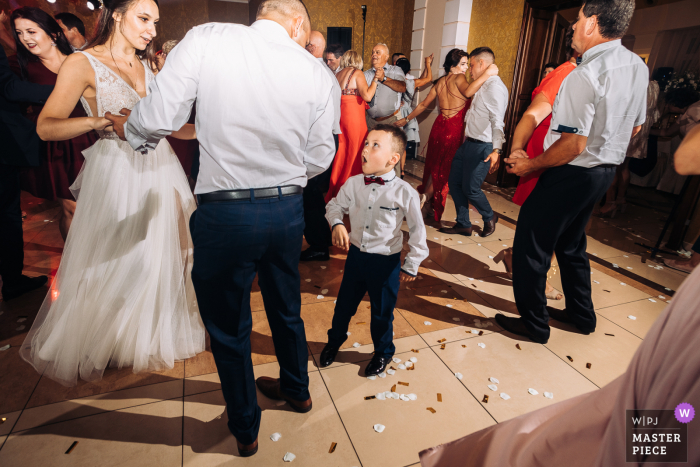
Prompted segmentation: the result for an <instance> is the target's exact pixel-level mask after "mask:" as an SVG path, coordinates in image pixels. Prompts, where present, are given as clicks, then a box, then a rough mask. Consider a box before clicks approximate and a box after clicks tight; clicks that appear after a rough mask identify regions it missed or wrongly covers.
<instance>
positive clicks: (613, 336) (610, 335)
mask: <svg viewBox="0 0 700 467" xmlns="http://www.w3.org/2000/svg"><path fill="white" fill-rule="evenodd" d="M605 335H606V336H613V337H615V334H608V333H607V332H606V333H605Z"/></svg>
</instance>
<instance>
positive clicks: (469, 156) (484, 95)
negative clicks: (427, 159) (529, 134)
mask: <svg viewBox="0 0 700 467" xmlns="http://www.w3.org/2000/svg"><path fill="white" fill-rule="evenodd" d="M495 59H496V56H495V55H494V53H493V51H492V50H491V49H489V48H488V47H479V48H478V49H474V50H473V51H472V53H471V54H469V72H470V73H471V77H472V79H473V80H475V79H478V78H479V77H480V76H481V75H483V74H484V73H485V72H486V69H487V68H488V67H489V66H490V65H491V64H492V63H494V61H495ZM506 107H508V88H506V86H505V84H503V81H501V78H500V77H498V76H492V77H490V78H489V79H487V80H486V82H485V83H484V84H483V85H482V86H481V88H480V89H479V90H478V91H477V92H476V94H474V99H473V100H472V104H471V106H470V107H469V110H468V111H467V117H466V121H467V122H466V130H465V131H466V135H467V138H466V140H465V141H464V144H462V146H460V148H459V149H458V150H457V154H455V157H454V159H452V167H451V168H450V178H449V182H448V183H449V186H450V194H451V195H452V199H453V200H454V202H455V208H456V209H457V223H456V224H455V226H454V227H452V228H443V229H440V231H441V232H444V233H448V234H452V235H457V234H461V235H467V236H469V235H471V234H472V224H471V221H470V220H469V203H471V204H472V206H474V207H475V208H476V210H477V211H479V214H481V218H482V219H483V221H484V228H483V230H482V231H481V236H482V237H488V236H489V235H491V234H493V233H494V231H495V230H496V222H498V214H495V213H494V212H493V209H491V205H490V204H489V201H488V199H486V195H485V194H484V192H483V191H481V184H482V183H484V180H485V179H486V176H487V175H488V174H490V173H493V172H495V171H496V169H498V164H499V158H500V155H501V148H502V147H503V143H504V142H505V135H504V134H503V127H504V126H505V124H504V122H503V120H504V117H505V114H506Z"/></svg>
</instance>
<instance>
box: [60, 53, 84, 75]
mask: <svg viewBox="0 0 700 467" xmlns="http://www.w3.org/2000/svg"><path fill="white" fill-rule="evenodd" d="M64 68H65V69H70V70H75V71H81V70H85V71H87V69H88V68H90V69H91V68H92V67H91V66H90V61H89V60H88V58H87V57H86V56H85V55H84V54H81V53H79V52H74V53H72V54H70V55H69V56H68V57H66V60H65V61H64V62H63V65H61V69H62V70H63V69H64Z"/></svg>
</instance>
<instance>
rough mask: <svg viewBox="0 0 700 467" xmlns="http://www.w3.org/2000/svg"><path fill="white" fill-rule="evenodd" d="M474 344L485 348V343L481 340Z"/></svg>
mask: <svg viewBox="0 0 700 467" xmlns="http://www.w3.org/2000/svg"><path fill="white" fill-rule="evenodd" d="M476 345H478V346H479V347H481V348H482V349H485V348H486V344H484V343H483V342H479V343H478V344H476Z"/></svg>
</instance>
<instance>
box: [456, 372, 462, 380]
mask: <svg viewBox="0 0 700 467" xmlns="http://www.w3.org/2000/svg"><path fill="white" fill-rule="evenodd" d="M455 376H456V377H457V379H462V378H464V376H463V375H462V373H459V372H457V373H455Z"/></svg>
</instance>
